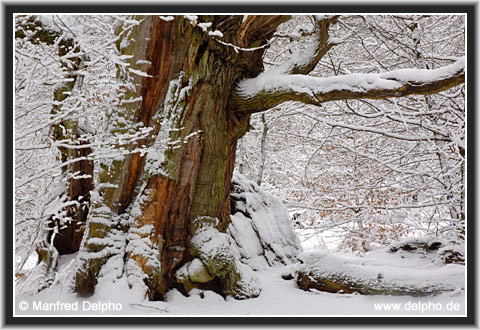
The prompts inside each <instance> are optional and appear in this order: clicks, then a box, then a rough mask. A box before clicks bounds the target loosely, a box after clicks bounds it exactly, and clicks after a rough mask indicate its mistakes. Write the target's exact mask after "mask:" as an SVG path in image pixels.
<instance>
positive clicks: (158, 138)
mask: <svg viewBox="0 0 480 330" xmlns="http://www.w3.org/2000/svg"><path fill="white" fill-rule="evenodd" d="M138 19H141V20H142V22H141V23H140V24H139V26H138V27H136V28H134V29H133V31H132V33H131V34H130V36H129V38H130V40H131V41H132V42H131V43H130V44H129V45H128V46H127V47H125V48H123V49H122V52H123V53H125V54H133V55H134V56H133V57H132V58H131V59H130V60H129V62H130V65H131V68H132V69H134V70H141V71H144V72H145V73H146V74H147V76H141V77H139V76H135V78H134V83H135V84H136V85H137V86H138V88H137V90H136V91H134V92H133V94H134V95H129V96H130V97H135V96H141V97H142V100H141V101H140V104H136V105H130V106H128V107H126V108H125V109H124V114H123V116H124V117H125V118H128V120H130V121H131V122H133V123H138V122H142V123H143V124H144V125H145V126H148V127H152V129H153V132H154V134H153V135H154V136H155V138H152V140H151V141H144V142H146V144H149V145H153V146H158V148H156V150H155V151H154V152H151V153H150V154H149V155H147V156H145V157H142V156H140V154H138V153H137V154H132V155H129V156H126V157H125V159H124V160H123V161H117V162H116V163H115V164H113V165H110V166H108V167H104V170H103V172H102V173H101V174H100V177H101V178H102V180H103V181H102V183H103V184H106V183H108V184H109V185H104V186H105V187H107V188H105V189H100V191H99V192H100V194H101V196H102V198H103V203H100V204H98V208H100V209H102V208H103V207H104V206H107V207H108V208H109V209H110V210H111V212H112V213H113V214H117V215H122V214H124V213H126V210H127V208H129V212H131V213H133V214H134V216H132V217H130V221H131V225H130V228H126V229H125V230H126V231H128V232H129V234H128V235H129V236H128V237H129V241H128V245H127V247H126V251H127V254H128V257H129V259H130V260H129V264H130V268H131V269H135V270H137V271H138V270H140V272H141V273H142V274H144V275H146V277H142V276H143V275H141V276H140V277H142V280H143V282H145V283H146V286H147V290H146V293H147V295H148V297H149V299H152V300H157V299H164V297H165V294H166V292H167V291H168V290H169V289H171V288H174V287H177V288H179V289H181V290H183V288H182V285H181V284H179V283H178V280H177V278H176V276H175V273H176V272H177V271H178V270H179V269H180V268H181V267H182V266H183V265H185V264H186V263H188V262H190V261H192V260H193V259H194V258H195V257H198V258H200V260H201V261H202V262H203V264H204V265H205V267H206V269H207V270H208V272H209V273H210V275H213V277H214V278H215V279H214V280H212V281H211V283H209V284H202V285H203V287H205V286H211V287H212V289H214V290H216V291H220V293H222V294H227V293H228V294H232V295H234V296H237V297H239V298H240V297H244V296H245V288H244V287H242V286H243V284H242V279H241V277H242V272H241V270H239V269H235V268H236V261H235V260H234V259H232V258H233V256H232V254H231V252H229V251H227V250H228V248H227V247H225V249H226V250H224V251H223V252H225V253H226V255H228V256H229V257H226V258H225V259H222V260H219V259H215V258H214V259H211V258H212V256H210V255H209V251H204V250H203V249H201V248H199V246H195V247H192V246H191V241H192V239H193V238H194V237H196V241H197V242H198V241H199V240H201V239H200V238H199V236H198V235H200V233H203V234H202V235H204V234H205V233H206V231H205V230H204V229H205V228H206V227H209V228H210V229H209V231H208V232H210V233H217V234H214V235H217V236H218V237H221V238H223V237H224V236H222V235H225V234H223V233H225V231H226V229H227V227H228V225H229V224H230V202H229V196H230V182H231V179H232V175H233V168H234V162H235V152H236V143H237V140H238V139H239V138H240V137H241V136H242V135H243V134H244V133H245V132H246V129H247V125H248V120H249V115H244V114H237V113H236V112H235V111H232V108H231V105H230V104H229V102H230V95H231V91H232V90H233V86H234V83H235V82H236V81H237V80H238V79H242V78H246V77H254V76H256V75H258V74H259V73H260V72H261V70H262V69H263V68H262V64H261V63H262V56H263V52H264V48H259V49H258V50H256V51H245V52H237V51H236V49H235V48H234V47H229V46H225V45H224V44H222V43H221V42H219V41H218V40H216V39H215V38H214V37H212V36H210V35H209V34H208V33H207V32H206V31H203V29H202V28H200V27H199V26H198V25H197V24H198V23H199V22H211V23H212V26H211V30H212V31H214V30H216V29H218V30H221V31H222V33H223V37H222V40H221V41H223V42H227V43H231V44H236V45H241V47H257V46H260V45H262V44H264V43H266V41H267V40H268V39H269V38H270V37H271V36H272V34H273V32H274V31H275V28H276V27H277V26H278V25H279V24H280V23H282V22H283V21H285V20H286V19H288V17H282V16H252V17H250V18H249V20H247V21H242V17H241V16H202V17H199V18H198V22H197V21H196V20H190V19H188V18H184V17H179V16H177V17H175V19H174V20H171V21H165V20H163V19H162V18H161V17H159V16H146V17H138ZM139 60H142V61H140V63H150V64H140V65H139V64H138V63H139V62H138V61H139ZM142 142H143V141H142ZM165 145H167V147H164V146H165ZM162 146H163V147H162ZM134 147H135V146H130V148H131V149H133V148H134ZM112 187H113V188H112ZM132 210H134V211H133V212H132ZM98 218H99V217H98V216H97V213H95V212H92V217H91V218H90V219H89V226H90V230H89V231H88V235H87V237H86V238H84V244H83V245H84V251H86V252H92V251H95V253H97V255H99V256H100V257H95V258H93V259H92V258H89V257H88V253H87V254H85V258H84V261H83V262H84V266H82V267H79V271H78V272H77V276H76V289H77V292H78V293H80V294H82V295H90V294H92V293H93V291H94V288H95V284H96V278H97V277H98V276H99V273H100V269H101V268H102V266H103V265H104V264H105V262H106V260H107V259H108V258H106V257H105V253H104V254H98V253H99V252H102V251H104V252H105V251H107V250H108V248H109V246H108V244H107V243H101V242H100V243H99V244H89V243H88V242H92V241H93V242H99V241H95V240H94V239H95V238H101V239H103V240H105V237H108V235H109V233H110V232H111V231H112V229H113V228H117V227H118V224H119V223H118V222H115V223H108V224H107V225H105V223H106V222H105V221H104V220H105V218H102V219H103V220H102V221H100V222H101V223H102V224H101V225H100V227H101V230H92V228H97V226H98ZM195 235H197V236H195ZM105 242H106V241H105ZM140 245H141V246H142V247H144V248H145V247H148V251H145V250H141V249H139V248H138V247H139V246H140ZM106 255H107V256H110V255H111V254H110V253H107V254H106ZM222 267H229V268H230V269H228V271H225V270H222V271H221V270H220V269H221V268H222ZM137 273H138V272H137ZM135 277H136V275H135V274H134V272H133V271H132V274H131V276H130V277H129V281H130V283H132V284H131V285H134V284H133V283H141V281H136V279H135ZM137 277H138V276H137Z"/></svg>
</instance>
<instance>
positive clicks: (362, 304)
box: [16, 240, 466, 317]
mask: <svg viewBox="0 0 480 330" xmlns="http://www.w3.org/2000/svg"><path fill="white" fill-rule="evenodd" d="M308 243H309V242H308V240H307V241H305V242H304V245H305V247H306V248H308V246H309V245H308ZM328 256H335V257H338V258H339V259H338V260H342V261H343V263H345V264H355V265H357V266H361V267H363V269H364V270H365V271H367V272H383V273H384V274H396V275H397V277H398V279H399V280H401V279H408V278H410V279H415V280H416V281H418V283H419V284H421V282H422V281H429V280H434V281H436V282H439V283H442V282H444V283H451V284H458V287H459V289H458V290H457V291H452V292H448V293H443V294H440V295H436V296H428V297H411V296H380V295H373V296H365V295H360V294H341V293H328V292H320V291H317V290H312V291H303V290H300V289H299V288H298V286H297V284H296V282H295V280H294V279H292V280H284V279H282V275H284V274H286V273H288V272H289V271H290V270H291V269H292V267H295V265H289V266H277V267H272V268H269V269H268V270H263V271H258V272H256V274H257V275H258V279H259V282H260V286H261V289H262V291H261V294H260V296H259V297H258V298H254V299H247V300H235V299H233V298H231V297H227V298H226V299H224V298H223V297H221V296H220V295H218V294H216V293H215V292H213V291H201V290H198V289H194V291H192V292H190V294H191V295H190V297H185V296H183V295H182V294H181V293H180V292H178V291H177V290H172V291H171V292H170V293H169V295H168V299H167V301H145V300H144V299H142V298H141V297H140V295H138V296H136V295H135V292H132V290H131V289H129V287H128V283H127V280H126V278H121V279H120V280H118V281H117V282H116V283H109V284H105V285H103V286H102V287H99V288H97V291H96V294H95V295H94V296H92V297H90V298H88V299H83V298H78V297H77V296H76V294H75V293H73V292H71V291H69V290H68V289H66V288H65V285H64V283H61V281H62V279H63V281H68V280H69V279H71V278H70V276H71V273H70V269H69V265H73V264H74V261H73V259H74V258H75V255H70V256H64V257H62V259H61V260H60V262H59V263H60V267H59V275H58V278H60V280H59V282H58V285H53V286H52V287H50V288H48V289H46V290H44V291H42V292H40V293H38V294H36V295H33V296H28V297H25V296H17V297H16V313H17V315H27V314H28V315H42V316H47V315H62V316H64V315H72V316H73V315H75V316H77V315H102V316H106V315H114V316H129V315H130V316H132V315H142V316H155V317H156V316H159V317H160V316H161V317H169V316H178V315H182V316H187V317H188V316H249V315H251V316H278V317H282V316H307V317H308V316H335V315H342V316H349V315H351V316H355V315H357V316H358V315H362V316H367V315H376V316H387V315H419V316H428V315H464V314H465V298H466V297H465V290H462V289H460V288H461V287H462V286H463V278H464V276H465V266H463V265H457V264H447V265H443V264H438V263H432V262H431V260H430V259H429V258H428V257H426V256H425V255H422V254H412V253H410V252H403V251H401V252H399V253H396V254H392V253H388V252H387V250H386V249H381V250H378V251H375V252H372V253H368V254H366V255H365V256H363V257H358V256H356V257H352V256H348V255H339V254H329V255H328ZM338 266H339V267H341V266H342V265H341V262H340V263H339V265H338ZM430 277H433V278H430ZM20 301H26V302H27V303H28V306H29V308H28V309H27V310H26V311H21V310H20V309H19V307H18V306H19V302H20ZM39 302H41V304H42V305H44V304H45V303H49V304H52V303H57V302H60V303H63V304H71V306H73V307H72V308H73V309H76V310H73V311H66V310H65V309H64V308H65V306H64V307H63V310H54V309H55V308H50V310H48V311H46V310H37V311H34V310H32V309H33V308H34V306H35V304H37V307H38V304H39ZM75 303H76V304H75ZM102 307H103V309H104V311H102V310H94V309H95V308H97V309H101V308H102ZM56 308H57V309H61V308H62V307H61V306H60V307H56ZM396 308H398V310H395V309H396ZM37 309H38V308H37Z"/></svg>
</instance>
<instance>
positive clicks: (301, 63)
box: [272, 15, 342, 74]
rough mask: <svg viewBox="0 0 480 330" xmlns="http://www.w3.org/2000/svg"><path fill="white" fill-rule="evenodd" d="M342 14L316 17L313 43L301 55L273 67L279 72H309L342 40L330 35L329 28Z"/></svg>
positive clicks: (274, 70)
mask: <svg viewBox="0 0 480 330" xmlns="http://www.w3.org/2000/svg"><path fill="white" fill-rule="evenodd" d="M339 17H340V15H335V16H325V17H318V16H314V18H315V38H314V40H313V43H312V45H311V46H310V47H309V48H308V49H307V50H306V51H305V53H304V54H302V55H300V56H292V58H290V59H289V60H288V61H285V62H284V63H282V64H280V65H279V66H277V67H275V68H273V69H272V72H275V73H277V74H308V73H310V72H311V71H312V70H313V69H315V67H316V66H317V63H318V62H319V61H320V60H321V59H322V58H323V56H324V55H325V54H326V53H327V52H328V51H329V50H330V48H332V47H333V46H335V45H338V44H339V43H341V42H342V40H340V39H332V38H330V37H329V34H328V29H329V28H330V26H331V25H333V24H335V23H336V22H337V19H338V18H339Z"/></svg>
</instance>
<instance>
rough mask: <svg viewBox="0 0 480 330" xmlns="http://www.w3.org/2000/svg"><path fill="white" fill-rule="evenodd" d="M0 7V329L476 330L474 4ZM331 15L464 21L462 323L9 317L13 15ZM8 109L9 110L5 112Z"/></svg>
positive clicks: (446, 319) (454, 319)
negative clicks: (0, 89) (343, 328)
mask: <svg viewBox="0 0 480 330" xmlns="http://www.w3.org/2000/svg"><path fill="white" fill-rule="evenodd" d="M2 5H3V10H4V14H3V22H4V36H3V37H4V45H5V50H6V51H5V53H4V54H5V55H6V56H5V58H4V61H3V63H2V64H3V66H4V72H5V74H4V86H5V87H4V93H5V94H4V95H5V100H4V109H5V111H4V116H3V120H4V131H3V132H4V133H3V138H4V141H3V147H4V152H5V155H4V156H5V158H4V159H5V167H4V179H5V181H4V182H5V183H4V185H2V188H3V189H4V190H3V192H4V194H5V195H4V202H5V204H4V207H5V208H4V218H5V222H4V224H5V227H4V229H5V232H4V237H3V238H4V255H3V257H4V265H3V266H4V269H5V273H4V283H2V284H3V289H4V290H3V293H4V295H3V297H2V298H3V299H2V300H3V308H2V312H3V313H5V314H4V316H5V317H4V319H3V320H4V322H5V323H4V324H5V325H20V324H24V325H34V324H36V325H40V324H41V325H48V324H63V325H68V324H70V325H72V324H82V325H86V324H103V325H108V324H110V325H112V324H115V325H120V324H122V325H139V324H144V325H147V324H155V325H158V326H162V325H252V324H263V325H326V324H330V325H334V324H335V325H346V324H350V325H354V324H355V325H358V324H361V325H366V324H371V325H373V324H375V325H413V324H418V325H447V326H448V325H476V321H477V315H476V307H477V304H476V292H477V291H476V289H477V288H476V282H475V279H476V274H477V272H476V266H477V265H476V259H475V258H476V251H475V243H476V242H474V234H475V223H474V219H475V215H476V212H475V211H476V207H475V195H476V187H475V186H472V182H475V179H476V176H475V171H474V170H475V163H476V161H475V153H474V150H475V137H476V131H474V129H473V127H472V126H473V125H474V123H475V119H476V118H475V117H476V115H475V111H474V109H476V107H475V106H476V105H477V100H476V95H475V92H476V90H475V89H476V76H475V72H476V57H475V56H476V54H477V53H476V46H477V45H476V39H475V37H476V30H475V28H476V18H477V17H476V6H477V3H463V2H456V4H441V3H440V4H432V3H430V4H418V5H401V4H399V3H395V2H389V3H388V5H387V4H385V3H384V4H381V5H375V6H372V5H364V4H360V5H359V4H358V2H357V4H355V5H354V4H352V5H348V4H346V3H341V4H340V5H330V4H328V5H312V4H311V3H301V2H300V3H296V4H295V5H266V4H261V5H250V4H248V7H245V5H243V6H242V5H239V4H234V5H212V4H207V5H203V4H201V5H198V2H197V4H194V3H183V2H182V3H181V5H171V4H167V5H148V4H145V3H139V4H138V5H124V4H117V5H115V4H106V3H105V4H99V5H91V4H90V3H89V4H88V5H78V4H68V5H65V4H64V5H61V6H59V5H58V4H53V3H47V4H38V2H36V3H33V2H32V3H24V4H22V5H11V4H6V3H2ZM22 12H28V13H39V14H41V13H55V12H58V13H85V12H88V13H91V12H95V13H129V12H136V13H163V14H174V13H185V12H195V13H201V14H203V13H213V14H215V13H265V14H268V13H292V14H294V13H313V12H322V13H335V12H346V13H347V12H348V13H385V14H388V13H427V12H428V13H439V14H441V13H452V12H455V13H464V14H466V15H467V33H468V34H467V40H468V49H467V78H466V79H467V85H466V89H467V93H468V99H467V109H469V111H467V141H468V149H469V151H470V152H467V155H469V156H467V178H468V183H470V184H468V183H467V190H468V194H467V214H468V215H467V217H468V218H469V219H470V221H467V237H468V238H467V251H468V252H467V253H468V261H467V285H468V297H467V306H466V312H467V317H461V316H451V317H449V316H442V317H418V316H401V317H384V316H378V317H377V316H375V317H348V318H347V317H343V318H342V317H341V316H336V317H330V316H329V317H302V316H299V317H262V316H259V317H211V316H206V317H188V318H187V317H182V316H178V317H165V318H162V317H138V316H132V317H128V318H127V317H103V318H102V317H62V316H60V317H21V316H16V317H13V303H12V302H13V290H12V289H13V281H12V279H13V267H12V266H13V260H12V259H11V256H12V254H13V239H14V238H13V236H12V235H10V234H9V233H12V230H13V224H14V219H13V207H14V205H13V196H12V195H11V194H10V192H11V191H12V188H13V151H12V150H13V149H12V145H13V139H12V136H13V124H12V123H13V121H12V120H13V97H12V92H11V91H12V90H13V80H12V78H13V63H12V55H13V38H12V36H13V16H14V15H15V14H16V13H22ZM10 109H12V110H11V111H10Z"/></svg>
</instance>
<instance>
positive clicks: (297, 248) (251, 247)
mask: <svg viewBox="0 0 480 330" xmlns="http://www.w3.org/2000/svg"><path fill="white" fill-rule="evenodd" d="M230 201H231V209H232V216H231V219H232V222H231V224H230V226H229V228H228V234H229V235H230V236H231V237H232V239H233V242H234V245H235V246H236V247H237V248H238V251H239V253H240V260H241V262H243V263H245V264H246V265H248V266H250V267H251V268H252V269H253V270H264V269H267V268H269V267H271V266H275V265H288V264H292V263H295V262H296V261H297V255H298V254H299V253H300V252H302V248H301V245H300V241H299V239H298V237H297V235H296V233H295V231H294V229H293V225H292V221H291V219H290V215H289V213H288V210H287V208H286V207H285V206H284V205H283V204H282V202H281V201H280V200H278V199H277V198H275V197H274V196H273V195H272V194H270V193H268V192H267V191H265V190H263V189H262V188H260V186H258V185H257V184H255V183H254V182H252V181H250V180H248V179H247V178H246V177H245V176H243V175H241V174H240V173H237V172H234V174H233V179H232V185H231V190H230Z"/></svg>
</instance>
